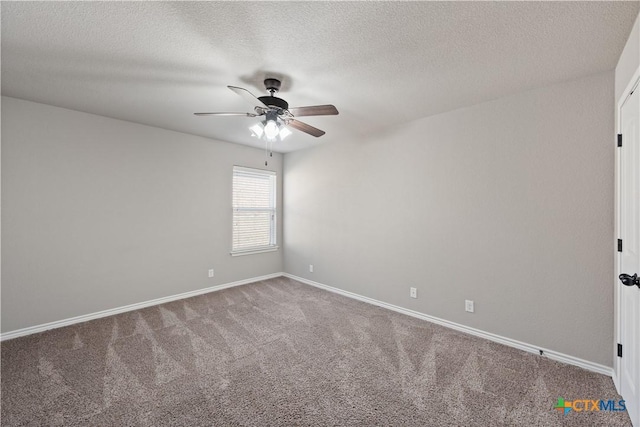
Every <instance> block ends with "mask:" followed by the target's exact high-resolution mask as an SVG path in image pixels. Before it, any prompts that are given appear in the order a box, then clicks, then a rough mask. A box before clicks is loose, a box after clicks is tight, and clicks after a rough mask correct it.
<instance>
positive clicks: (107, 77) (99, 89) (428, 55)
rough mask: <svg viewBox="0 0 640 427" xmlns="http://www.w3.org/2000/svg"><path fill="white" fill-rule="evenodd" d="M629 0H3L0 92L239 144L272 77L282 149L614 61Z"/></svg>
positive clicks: (245, 140) (628, 21)
mask: <svg viewBox="0 0 640 427" xmlns="http://www.w3.org/2000/svg"><path fill="white" fill-rule="evenodd" d="M639 5H640V3H639V2H407V3H404V2H403V3H398V2H300V3H298V2H286V3H285V2H2V5H1V7H2V63H1V64H2V94H3V95H6V96H12V97H16V98H22V99H27V100H32V101H37V102H41V103H45V104H51V105H56V106H60V107H65V108H70V109H74V110H80V111H86V112H90V113H95V114H100V115H104V116H108V117H114V118H118V119H123V120H129V121H132V122H137V123H143V124H147V125H151V126H157V127H161V128H165V129H172V130H176V131H180V132H186V133H191V134H196V135H202V136H206V137H210V138H214V139H219V140H224V141H231V142H236V143H240V144H247V145H254V146H262V145H261V144H259V143H258V141H257V140H255V139H254V138H252V137H251V136H250V132H249V130H248V127H249V126H250V125H251V124H253V123H254V122H255V121H257V119H249V118H244V117H195V116H193V114H192V113H193V112H196V111H240V112H242V111H247V108H246V105H245V103H244V101H243V100H242V99H241V98H240V97H238V96H237V95H236V94H234V93H233V92H231V91H230V90H228V89H227V88H226V85H236V86H242V87H245V88H247V89H249V90H250V91H252V92H253V93H254V94H256V95H264V94H265V93H264V87H263V85H262V80H263V79H264V78H265V77H266V76H269V77H270V76H275V77H280V78H281V79H282V80H283V89H282V90H281V92H280V94H279V95H280V96H281V97H283V98H284V99H286V100H287V101H288V102H289V104H290V105H291V106H304V105H315V104H326V103H332V104H334V105H336V107H337V108H338V110H339V111H340V115H339V116H330V117H305V118H304V120H303V121H305V122H307V123H309V124H311V125H313V126H316V127H319V128H321V129H324V130H325V131H326V132H327V134H326V135H325V136H323V137H321V138H318V139H316V138H314V137H311V136H308V135H306V134H302V133H300V132H295V133H294V135H292V136H290V137H289V138H288V139H287V140H285V141H284V142H283V143H282V144H280V145H279V146H278V147H275V149H276V150H277V151H281V152H288V151H292V150H296V149H300V148H305V147H309V146H311V145H314V144H318V143H322V142H325V143H326V142H331V141H340V140H343V139H345V138H350V137H353V136H357V135H359V136H362V135H366V134H367V133H369V132H376V131H381V130H383V129H384V128H387V127H390V126H396V125H398V124H401V123H404V122H407V121H410V120H414V119H417V118H420V117H425V116H429V115H432V114H437V113H441V112H444V111H449V110H452V109H455V108H459V107H463V106H468V105H472V104H476V103H479V102H482V101H486V100H490V99H495V98H498V97H501V96H504V95H507V94H510V93H514V92H518V91H522V90H526V89H530V88H534V87H539V86H543V85H548V84H552V83H555V82H560V81H563V80H567V79H574V78H579V77H582V76H586V75H589V74H593V73H597V72H602V71H605V70H611V69H613V68H614V67H615V64H616V62H617V59H618V57H619V55H620V52H621V51H622V47H623V46H624V43H625V41H626V38H627V36H628V34H629V32H630V30H631V26H632V24H633V21H634V19H635V17H636V16H637V14H638V7H639Z"/></svg>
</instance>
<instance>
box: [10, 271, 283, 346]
mask: <svg viewBox="0 0 640 427" xmlns="http://www.w3.org/2000/svg"><path fill="white" fill-rule="evenodd" d="M283 275H284V273H273V274H267V275H266V276H259V277H252V278H250V279H244V280H238V281H237V282H231V283H224V284H222V285H216V286H211V287H209V288H204V289H198V290H195V291H189V292H184V293H181V294H177V295H170V296H167V297H162V298H156V299H152V300H149V301H144V302H138V303H135V304H129V305H125V306H123V307H117V308H110V309H108V310H103V311H98V312H96V313H89V314H83V315H82V316H76V317H71V318H69V319H63V320H57V321H55V322H50V323H44V324H42V325H36V326H30V327H28V328H23V329H17V330H15V331H11V332H5V333H3V334H0V341H5V340H10V339H12V338H18V337H22V336H25V335H31V334H37V333H38V332H44V331H48V330H49V329H56V328H62V327H63V326H69V325H74V324H76V323H82V322H87V321H89V320H94V319H99V318H101V317H107V316H113V315H114V314H120V313H124V312H127V311H133V310H139V309H141V308H146V307H151V306H152V305H158V304H164V303H166V302H171V301H176V300H180V299H185V298H190V297H195V296H197V295H202V294H208V293H209V292H215V291H220V290H222V289H227V288H232V287H234V286H240V285H246V284H248V283H253V282H259V281H261V280H267V279H273V278H275V277H281V276H283Z"/></svg>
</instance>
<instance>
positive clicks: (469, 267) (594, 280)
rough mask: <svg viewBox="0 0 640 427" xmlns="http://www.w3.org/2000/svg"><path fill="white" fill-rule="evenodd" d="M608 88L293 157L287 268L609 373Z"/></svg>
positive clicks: (566, 88) (468, 111)
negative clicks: (468, 307) (468, 305)
mask: <svg viewBox="0 0 640 427" xmlns="http://www.w3.org/2000/svg"><path fill="white" fill-rule="evenodd" d="M613 94H614V78H613V72H607V73H604V74H599V75H595V76H590V77H587V78H584V79H581V80H576V81H570V82H566V83H562V84H558V85H555V86H552V87H546V88H541V89H536V90H532V91H528V92H525V93H520V94H517V95H513V96H509V97H506V98H502V99H498V100H495V101H491V102H487V103H483V104H480V105H476V106H473V107H469V108H464V109H460V110H456V111H452V112H449V113H445V114H441V115H438V116H433V117H429V118H425V119H422V120H418V121H415V122H412V123H409V124H407V125H406V126H404V127H401V128H397V129H394V130H391V131H389V132H387V133H385V134H382V135H379V137H377V138H375V139H370V140H364V139H362V140H357V139H354V140H349V141H347V140H345V141H341V142H335V143H331V144H328V143H327V144H325V145H321V146H319V147H316V148H313V149H309V150H305V151H300V152H295V153H289V154H287V155H285V160H284V182H285V189H284V191H285V195H286V197H285V206H284V218H285V223H284V228H285V271H287V272H289V273H291V274H294V275H297V276H301V277H305V278H308V279H310V280H314V281H317V282H320V283H323V284H326V285H330V286H334V287H337V288H340V289H344V290H347V291H351V292H355V293H357V294H361V295H364V296H368V297H371V298H375V299H378V300H382V301H385V302H388V303H391V304H395V305H398V306H402V307H406V308H409V309H413V310H417V311H419V312H422V313H426V314H429V315H432V316H436V317H440V318H443V319H446V320H450V321H453V322H457V323H460V324H464V325H468V326H471V327H474V328H478V329H481V330H484V331H487V332H491V333H495V334H499V335H502V336H505V337H509V338H512V339H516V340H520V341H523V342H526V343H529V344H534V345H538V346H540V347H545V348H549V349H552V350H555V351H559V352H561V353H565V354H569V355H572V356H575V357H579V358H582V359H586V360H589V361H592V362H596V363H600V364H603V365H607V366H611V365H612V347H611V346H612V343H613V341H612V337H613V335H612V334H613V315H612V310H613V299H612V298H613V289H612V286H611V277H612V275H613V259H612V255H611V253H612V247H613V246H612V245H613V244H612V240H611V238H612V235H613V168H614V164H613V156H614V150H613V148H612V147H613V145H612V144H613V137H612V136H613V132H614V106H613ZM309 264H314V273H309V269H308V265H309ZM410 286H415V287H417V288H418V296H419V298H418V299H411V298H409V287H410ZM465 299H471V300H475V305H476V307H475V308H476V312H475V313H474V314H469V313H465V312H464V300H465Z"/></svg>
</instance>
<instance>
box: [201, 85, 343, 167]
mask: <svg viewBox="0 0 640 427" xmlns="http://www.w3.org/2000/svg"><path fill="white" fill-rule="evenodd" d="M264 86H265V88H266V90H267V92H269V95H266V96H260V97H256V96H255V95H253V94H252V93H251V92H249V91H248V90H246V89H244V88H241V87H236V86H227V87H228V88H229V89H231V90H232V91H233V92H235V93H236V94H238V95H240V96H241V97H242V98H243V99H245V100H246V101H247V102H248V103H250V104H251V106H252V107H253V112H252V113H248V112H247V113H194V114H195V115H196V116H246V117H258V116H260V117H262V116H264V120H263V121H261V122H260V123H256V124H254V125H253V126H251V127H250V128H249V129H250V130H251V134H252V136H254V137H256V138H261V139H264V141H265V143H266V146H265V147H266V148H267V150H268V151H271V150H270V146H271V145H272V144H273V143H274V142H277V141H278V140H280V141H282V140H283V139H284V138H286V137H287V136H289V135H291V133H292V132H291V131H290V130H289V129H288V128H287V126H289V127H292V128H294V129H296V130H299V131H301V132H304V133H307V134H309V135H311V136H315V137H320V136H322V135H324V134H325V132H324V131H323V130H320V129H318V128H315V127H313V126H311V125H308V124H306V123H304V122H301V121H299V120H297V119H296V118H295V117H296V116H328V115H337V114H338V110H337V109H336V107H335V106H333V105H314V106H309V107H294V108H289V103H288V102H287V101H285V100H284V99H282V98H278V97H277V96H274V95H275V94H276V93H277V92H278V91H279V90H280V87H281V82H280V80H278V79H274V78H267V79H265V80H264ZM265 165H266V162H265Z"/></svg>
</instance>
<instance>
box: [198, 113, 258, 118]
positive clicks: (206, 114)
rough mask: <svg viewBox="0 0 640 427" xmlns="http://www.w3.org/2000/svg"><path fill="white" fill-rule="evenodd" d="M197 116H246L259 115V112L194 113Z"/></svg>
mask: <svg viewBox="0 0 640 427" xmlns="http://www.w3.org/2000/svg"><path fill="white" fill-rule="evenodd" d="M193 114H195V115H196V116H246V117H257V116H258V115H257V114H253V113H193Z"/></svg>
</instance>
